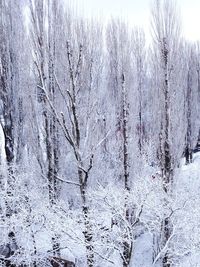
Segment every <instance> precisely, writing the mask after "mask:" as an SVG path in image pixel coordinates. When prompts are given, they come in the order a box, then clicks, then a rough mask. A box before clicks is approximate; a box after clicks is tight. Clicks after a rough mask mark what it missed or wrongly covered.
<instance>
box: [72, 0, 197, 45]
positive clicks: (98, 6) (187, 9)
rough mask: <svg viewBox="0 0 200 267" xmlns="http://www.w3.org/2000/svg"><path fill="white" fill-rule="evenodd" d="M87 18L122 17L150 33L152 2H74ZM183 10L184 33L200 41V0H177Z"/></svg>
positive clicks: (109, 0) (81, 0) (134, 0)
mask: <svg viewBox="0 0 200 267" xmlns="http://www.w3.org/2000/svg"><path fill="white" fill-rule="evenodd" d="M73 2H76V5H77V8H78V10H84V11H83V12H84V15H85V16H93V17H102V18H105V19H107V18H108V17H109V16H121V17H123V18H126V19H127V20H128V21H129V22H130V23H131V24H132V25H141V26H143V27H145V31H146V32H147V33H148V32H149V16H150V14H149V10H150V6H151V2H152V0H74V1H73ZM177 2H178V6H179V7H180V9H181V14H182V25H183V33H184V35H185V37H186V38H187V39H189V40H193V41H195V40H200V26H199V25H200V0H177Z"/></svg>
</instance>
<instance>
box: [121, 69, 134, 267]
mask: <svg viewBox="0 0 200 267" xmlns="http://www.w3.org/2000/svg"><path fill="white" fill-rule="evenodd" d="M121 86H122V96H123V99H122V101H123V104H122V120H123V125H122V127H123V129H122V132H123V171H124V173H123V176H124V188H125V190H126V191H127V193H129V192H130V181H129V162H128V161H129V158H128V104H127V92H126V87H125V76H124V74H123V73H122V77H121ZM125 218H126V220H127V221H128V222H129V221H130V210H129V208H128V207H127V203H125ZM129 235H131V233H127V234H125V236H124V239H125V240H126V239H127V236H129ZM132 245H133V242H132V240H129V242H127V241H124V242H123V267H128V266H129V264H130V260H131V254H132Z"/></svg>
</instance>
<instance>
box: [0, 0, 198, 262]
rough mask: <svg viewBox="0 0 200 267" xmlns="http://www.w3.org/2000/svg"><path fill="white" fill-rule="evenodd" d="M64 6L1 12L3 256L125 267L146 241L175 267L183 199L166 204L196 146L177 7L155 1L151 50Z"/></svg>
mask: <svg viewBox="0 0 200 267" xmlns="http://www.w3.org/2000/svg"><path fill="white" fill-rule="evenodd" d="M65 4H66V3H63V2H62V1H57V0H30V1H18V2H17V1H11V0H0V12H1V16H0V19H1V20H0V101H1V102H0V104H1V109H0V119H1V131H0V132H1V141H2V145H1V183H0V185H1V191H0V194H1V199H2V201H1V203H0V211H1V213H0V214H1V216H0V221H1V227H2V229H5V231H1V240H2V246H5V244H10V243H14V244H15V246H14V247H15V251H14V255H13V256H12V257H11V261H13V262H14V263H15V264H16V266H19V265H20V264H26V265H27V266H44V264H45V266H47V265H48V264H52V261H51V260H50V259H52V258H51V257H55V258H56V259H61V258H63V257H64V256H63V253H64V252H65V253H66V251H67V253H68V256H65V257H69V254H73V256H74V257H75V258H76V264H77V266H87V267H93V266H107V265H108V266H120V265H122V266H123V267H128V266H131V264H132V262H133V261H134V251H135V247H136V245H137V242H138V239H140V238H141V236H145V235H146V236H147V239H150V243H151V251H152V258H153V259H152V261H153V264H157V263H160V264H161V263H162V266H163V267H169V266H171V265H172V264H174V263H175V262H176V263H177V262H178V261H180V260H182V257H181V256H180V255H179V256H177V255H178V254H179V250H178V248H177V251H176V250H173V249H172V246H174V243H173V242H172V241H174V240H173V237H174V221H173V218H172V217H173V216H172V215H174V213H175V211H176V210H177V209H180V207H179V206H180V205H181V204H180V203H182V202H184V201H185V200H186V199H184V198H183V199H182V198H181V200H180V201H179V202H178V201H175V203H176V204H177V205H174V203H173V205H172V202H173V201H172V199H173V198H174V196H175V188H176V187H175V185H174V184H176V176H177V169H178V167H179V165H180V160H181V157H182V156H183V154H184V153H185V154H186V155H187V160H186V161H187V163H189V161H190V160H192V150H193V148H194V147H195V145H196V142H197V139H198V133H199V115H198V114H199V95H200V92H199V86H200V82H199V47H198V45H194V44H191V43H188V42H186V41H185V40H184V39H183V38H182V37H181V28H180V20H179V17H178V12H177V10H176V5H175V2H174V1H169V0H163V1H155V3H154V6H153V8H152V42H151V45H150V46H147V43H146V40H145V34H144V32H143V30H142V29H140V28H134V29H130V27H129V26H128V25H127V24H126V23H124V22H123V21H121V20H118V19H113V20H111V21H110V22H109V23H108V25H106V26H105V25H103V24H102V23H100V22H98V21H95V20H90V21H88V20H86V19H83V18H80V17H78V16H77V15H76V13H75V12H74V11H73V9H71V8H70V7H68V6H66V5H65ZM4 143H5V146H4V145H3V144H4ZM188 155H189V156H188ZM181 201H182V202H181ZM10 233H12V234H10ZM10 236H11V237H12V240H10ZM13 236H14V238H13ZM42 240H45V242H44V243H43V242H42ZM16 248H17V249H16ZM69 251H71V252H69ZM187 252H188V251H187ZM184 255H185V254H184ZM10 256H11V255H9V257H10ZM106 264H107V265H106Z"/></svg>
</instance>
